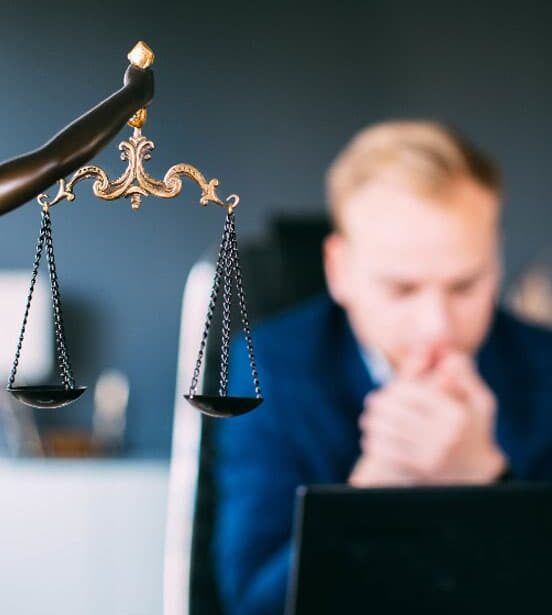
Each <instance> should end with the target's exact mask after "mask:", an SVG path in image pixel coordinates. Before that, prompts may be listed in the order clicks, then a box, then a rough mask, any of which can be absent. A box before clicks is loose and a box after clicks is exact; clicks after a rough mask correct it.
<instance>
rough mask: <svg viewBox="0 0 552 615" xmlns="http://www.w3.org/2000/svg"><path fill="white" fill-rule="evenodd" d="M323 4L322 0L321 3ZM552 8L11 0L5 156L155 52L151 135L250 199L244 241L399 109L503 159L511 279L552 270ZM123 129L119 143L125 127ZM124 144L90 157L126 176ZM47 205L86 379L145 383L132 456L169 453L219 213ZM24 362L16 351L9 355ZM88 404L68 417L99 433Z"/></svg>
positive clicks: (16, 226) (8, 235) (10, 219)
mask: <svg viewBox="0 0 552 615" xmlns="http://www.w3.org/2000/svg"><path fill="white" fill-rule="evenodd" d="M319 4H320V3H319ZM547 4H548V3H546V2H524V3H492V4H491V3H485V2H438V3H437V2H435V3H427V2H415V3H412V2H389V1H384V0H379V1H377V2H358V3H353V2H340V3H339V4H336V5H335V6H334V7H333V8H328V9H321V8H320V6H317V5H316V4H312V5H311V4H309V5H306V4H305V5H300V4H299V3H296V4H287V5H286V4H285V3H281V2H278V3H271V5H270V6H269V7H268V8H267V7H263V6H262V3H257V4H255V3H251V6H249V7H247V6H245V5H240V4H239V3H237V4H236V3H228V2H224V3H223V2H217V3H213V2H211V3H204V4H199V3H187V2H181V3H170V2H162V1H158V2H151V1H150V2H147V3H146V2H141V1H133V2H130V1H126V0H125V1H124V2H91V3H89V5H85V3H68V2H66V3H62V2H56V1H53V2H48V3H38V2H30V1H29V0H19V1H18V2H10V3H8V2H3V3H2V15H1V20H0V40H1V41H2V43H1V49H2V93H3V96H2V104H1V106H0V134H1V135H2V138H1V139H0V159H5V158H9V157H11V156H13V155H15V154H17V153H21V152H23V151H26V150H29V149H32V148H34V147H36V146H37V145H38V144H40V143H42V142H43V141H44V140H45V139H47V138H48V137H50V136H51V135H52V133H53V132H54V131H56V130H58V129H59V128H61V127H62V126H63V125H64V124H66V123H67V122H68V121H69V120H71V119H72V118H74V117H75V116H77V115H78V114H80V113H82V112H83V111H85V110H86V109H87V108H89V107H90V106H91V105H92V104H94V103H95V102H96V101H97V100H99V99H100V98H102V97H104V96H105V95H107V94H108V93H109V92H111V91H113V90H114V89H116V88H117V87H118V86H119V84H120V82H121V76H122V73H123V70H124V68H125V66H126V57H125V56H126V53H127V52H128V50H129V49H130V48H131V47H132V46H133V44H134V43H135V41H137V40H139V39H144V40H145V41H147V42H148V43H149V44H150V45H151V46H152V48H153V49H154V51H155V52H156V53H157V61H156V64H155V75H156V82H157V92H156V99H155V101H154V104H153V105H152V107H151V111H150V119H149V120H148V123H147V125H146V128H145V133H146V134H147V135H148V136H150V137H151V138H153V140H154V141H155V143H156V145H157V149H156V151H155V154H154V158H153V160H152V161H151V163H150V165H149V168H150V170H151V172H152V174H154V175H157V176H159V175H162V174H163V173H164V171H165V170H166V169H167V167H168V166H170V165H171V164H173V163H175V162H191V163H193V164H195V165H197V166H198V167H199V168H200V169H201V170H202V171H204V172H205V174H206V175H208V176H217V177H219V178H220V179H221V188H222V193H223V194H226V193H229V192H234V191H235V192H238V193H240V195H241V197H242V206H241V211H240V215H239V226H240V230H241V234H242V237H243V236H247V235H251V234H255V233H258V232H260V231H261V230H262V228H263V226H264V224H265V222H266V221H267V219H268V218H269V216H270V214H271V212H273V211H275V210H278V209H285V210H287V211H289V212H292V211H318V210H320V209H321V207H322V202H323V189H322V178H323V173H324V170H325V168H326V166H327V165H328V163H329V162H330V160H331V159H332V157H333V155H334V154H335V153H336V151H337V149H338V148H339V147H341V146H342V145H343V144H344V143H345V141H346V140H347V139H348V138H349V137H350V135H351V134H352V133H353V132H354V131H355V130H357V129H359V128H360V127H362V126H364V125H365V124H367V123H370V122H374V121H377V120H381V119H384V118H391V117H399V116H400V117H420V116H423V117H431V118H437V119H442V120H445V121H450V122H452V123H454V124H455V125H456V126H457V127H459V128H460V129H461V130H463V131H464V132H465V133H467V134H468V136H470V137H472V139H473V140H475V141H476V142H478V143H479V144H480V145H482V146H483V147H484V148H486V149H487V150H489V151H491V152H492V153H494V154H495V155H496V157H497V158H498V160H499V162H500V163H501V164H502V167H503V169H504V172H505V174H506V179H507V187H508V196H507V201H508V204H507V210H506V218H505V224H506V232H507V242H506V250H507V272H508V275H509V277H511V276H512V275H513V274H515V272H517V271H518V270H519V268H520V267H521V266H522V265H523V264H524V263H527V262H529V261H530V260H532V259H534V258H541V259H545V260H548V261H550V259H551V254H550V249H549V248H548V233H549V228H550V223H551V221H552V213H551V210H550V206H549V196H548V185H549V177H550V173H551V171H550V165H551V162H552V152H551V147H552V146H551V139H550V136H551V131H552V121H551V120H550V117H549V109H550V108H551V105H552V85H551V83H552V79H551V78H550V60H551V52H552V41H551V39H550V25H551V17H552V10H551V9H550V8H549V7H548V6H547ZM126 134H127V133H126V132H124V133H122V135H121V136H123V135H126ZM117 142H118V141H115V143H114V144H113V146H112V147H109V148H108V149H107V150H105V151H104V152H103V153H102V154H101V155H100V156H99V157H98V158H97V159H96V161H97V162H98V163H99V164H101V165H102V166H104V168H105V169H106V170H107V171H108V172H109V173H110V175H112V176H113V175H116V174H118V172H119V171H120V170H121V169H122V166H121V162H120V161H119V160H118V158H117V153H116V149H115V145H116V143H117ZM77 191H78V198H77V201H76V203H75V204H63V205H61V206H60V207H59V208H57V209H55V210H53V211H54V213H53V219H54V232H55V239H56V250H57V259H58V262H59V264H58V268H59V273H60V278H61V282H62V291H63V294H64V297H66V301H67V303H68V308H69V310H70V315H71V320H70V322H69V335H70V341H71V342H72V346H73V355H74V363H75V366H76V370H77V373H78V376H79V379H80V380H82V381H83V382H86V383H88V384H93V383H94V381H95V378H96V377H97V375H98V373H99V371H100V370H101V369H102V368H103V367H106V366H113V367H119V368H121V369H123V370H124V371H126V372H127V373H128V374H129V377H130V380H131V386H132V389H131V404H130V416H129V426H128V445H129V451H130V452H131V453H132V454H139V455H147V456H157V455H161V456H164V455H166V454H168V450H169V442H170V429H171V421H172V408H173V401H174V387H175V370H176V367H175V363H176V350H177V341H178V325H179V314H180V301H181V293H182V288H183V283H184V280H185V277H186V274H187V272H188V270H189V268H190V266H191V264H192V263H193V261H194V259H195V258H196V257H197V256H198V255H199V254H200V253H201V251H202V250H203V249H204V247H205V246H206V245H207V244H209V243H211V242H213V241H216V240H217V239H218V236H219V234H220V232H221V227H222V222H223V212H222V211H221V210H219V209H218V208H215V207H209V208H207V209H201V208H200V207H199V206H198V205H197V204H196V203H197V198H198V195H199V193H198V190H197V188H196V186H195V185H192V184H190V185H188V186H187V187H186V189H185V195H184V196H182V197H181V198H180V199H179V200H178V201H168V202H161V201H153V200H152V201H150V202H146V203H145V204H144V205H143V208H142V210H141V211H140V212H139V213H134V212H132V211H131V210H130V207H129V206H128V204H127V203H120V202H116V203H111V204H107V203H104V202H100V201H96V200H94V199H93V198H92V197H91V196H90V195H91V185H90V182H88V183H83V184H81V186H79V188H77ZM38 223H39V213H38V209H37V206H35V205H28V206H26V207H24V208H22V209H20V210H19V211H17V212H14V213H12V214H10V215H8V216H6V217H4V218H2V220H1V224H0V267H2V268H11V267H16V268H27V267H30V265H31V261H32V252H33V246H34V242H35V237H36V234H37V231H38ZM10 352H11V351H10ZM91 404H92V396H91V395H88V397H87V398H84V399H83V401H82V402H81V403H80V404H79V405H78V406H74V407H72V408H71V409H68V410H66V411H63V412H61V413H60V414H58V415H57V416H56V420H59V421H66V422H69V423H73V424H79V423H82V424H85V423H86V422H87V421H88V420H89V414H90V411H91Z"/></svg>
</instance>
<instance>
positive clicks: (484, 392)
mask: <svg viewBox="0 0 552 615" xmlns="http://www.w3.org/2000/svg"><path fill="white" fill-rule="evenodd" d="M437 371H438V373H437V374H436V377H437V378H441V379H442V386H444V387H445V389H446V390H448V391H450V392H451V393H452V394H454V395H456V396H457V397H460V398H462V399H464V400H465V401H466V402H467V404H468V405H469V406H470V407H471V408H474V409H475V410H478V411H488V410H489V409H490V408H492V407H493V405H494V397H493V395H492V393H491V392H490V390H489V389H488V387H487V385H486V384H485V383H484V382H483V380H482V379H481V377H480V376H479V374H478V372H477V369H476V367H475V365H474V363H473V360H472V359H471V358H470V357H468V356H467V355H462V354H458V353H456V354H451V355H449V356H447V357H446V358H444V359H443V361H442V363H441V365H440V366H439V368H438V370H437Z"/></svg>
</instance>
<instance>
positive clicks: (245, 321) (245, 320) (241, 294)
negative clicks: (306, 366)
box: [230, 214, 262, 399]
mask: <svg viewBox="0 0 552 615" xmlns="http://www.w3.org/2000/svg"><path fill="white" fill-rule="evenodd" d="M230 238H231V244H232V245H231V251H232V255H233V261H234V275H235V280H236V289H237V293H238V302H239V306H240V315H241V321H242V327H243V332H244V335H245V342H246V345H247V354H248V356H249V366H250V367H251V374H252V376H253V385H254V386H255V397H257V398H258V399H260V398H261V397H262V393H261V383H260V380H259V373H258V370H257V361H256V360H255V353H254V351H253V338H252V336H251V328H250V326H249V317H248V315H247V307H246V301H245V290H244V286H243V279H242V272H241V266H240V256H239V252H238V239H237V233H236V224H235V220H234V214H230Z"/></svg>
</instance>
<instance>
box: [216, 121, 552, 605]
mask: <svg viewBox="0 0 552 615" xmlns="http://www.w3.org/2000/svg"><path fill="white" fill-rule="evenodd" d="M327 188H328V201H329V204H330V208H331V213H332V217H333V222H334V230H333V232H332V234H331V235H330V236H329V237H328V238H327V239H326V241H325V245H324V263H325V271H326V278H327V282H328V288H329V294H330V297H331V298H330V297H328V296H324V297H320V298H317V299H316V300H315V301H313V302H311V303H309V304H308V305H305V306H303V307H301V308H299V309H297V310H295V311H293V312H290V313H289V314H287V315H284V316H282V317H281V318H279V319H277V320H274V321H272V322H270V323H268V324H266V325H264V326H263V327H259V328H258V330H257V331H256V336H255V342H256V354H257V360H258V363H259V371H260V376H261V381H262V382H263V385H264V394H265V399H266V401H265V402H264V405H263V406H261V407H260V408H259V410H257V411H256V412H253V413H252V414H251V415H248V416H245V417H242V418H240V419H236V420H233V421H228V422H226V423H225V424H224V425H221V426H220V450H221V457H220V465H219V467H218V475H217V476H218V483H219V488H220V507H219V510H218V515H217V534H216V544H215V548H216V558H217V566H218V572H219V583H220V587H221V591H222V595H223V598H224V600H225V602H226V604H227V608H228V613H230V614H232V615H234V614H237V613H239V614H240V615H248V614H255V615H264V614H266V615H268V614H281V613H282V612H283V608H284V607H283V605H284V597H285V589H286V581H287V574H288V567H289V555H290V536H291V531H292V514H293V502H294V493H295V489H296V487H297V486H298V485H300V484H312V483H336V482H349V483H350V484H352V485H355V486H362V487H368V486H379V485H427V484H487V483H492V482H494V481H498V480H501V479H502V478H504V477H505V476H506V475H507V474H512V475H513V476H515V477H517V478H520V479H528V478H531V479H541V478H552V398H551V396H550V395H551V393H552V385H551V384H549V382H550V379H549V376H548V371H549V369H548V368H549V367H550V366H551V365H552V334H551V333H549V332H548V331H545V330H542V329H538V328H536V327H533V326H529V325H527V324H523V323H521V322H520V321H518V320H516V319H515V318H513V317H512V316H510V315H507V314H506V313H504V312H503V311H501V310H499V309H497V307H496V298H497V292H498V287H499V281H500V274H501V258H500V224H499V223H500V209H501V185H500V178H499V173H498V170H497V169H496V167H495V165H494V164H493V162H492V161H491V160H489V159H488V158H487V157H486V156H485V155H484V154H482V153H481V152H480V151H478V150H477V149H476V148H475V147H473V146H472V145H471V144H469V143H467V142H466V141H465V140H463V139H462V138H461V137H460V136H458V135H457V134H455V133H454V132H452V131H451V130H449V129H448V128H446V127H444V126H441V125H439V124H435V123H431V122H389V123H384V124H380V125H378V126H375V127H372V128H369V129H367V130H365V131H363V132H361V133H360V134H359V135H357V136H356V137H355V138H354V139H353V141H352V142H351V143H350V144H349V145H348V146H347V147H346V149H345V150H344V151H343V152H342V153H341V154H340V155H339V157H338V158H337V159H336V160H335V162H334V163H333V165H332V167H331V168H330V170H329V173H328V178H327ZM234 359H235V362H234V375H233V379H232V383H231V384H232V386H233V389H234V391H235V392H239V393H246V390H245V389H244V388H243V387H244V386H245V383H246V381H247V379H248V378H250V371H249V369H248V365H247V357H246V354H245V352H244V351H243V349H239V348H238V349H236V351H235V353H234Z"/></svg>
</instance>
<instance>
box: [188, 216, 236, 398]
mask: <svg viewBox="0 0 552 615" xmlns="http://www.w3.org/2000/svg"><path fill="white" fill-rule="evenodd" d="M227 236H228V220H227V221H226V223H225V225H224V231H223V234H222V240H221V243H220V246H219V251H218V256H217V264H216V269H215V278H214V281H213V287H212V289H211V296H210V299H209V307H208V310H207V318H206V320H205V326H204V328H203V335H202V336H201V343H200V346H199V352H198V356H197V360H196V364H195V368H194V374H193V377H192V383H191V385H190V393H189V395H190V397H193V396H194V395H196V393H197V385H198V381H199V375H200V373H201V364H202V362H203V357H204V356H205V347H206V345H207V336H208V335H209V329H210V327H211V322H212V320H213V315H214V312H215V307H216V303H217V297H218V291H219V287H220V281H221V277H222V273H223V271H222V270H223V264H224V247H225V245H226V243H227Z"/></svg>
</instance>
